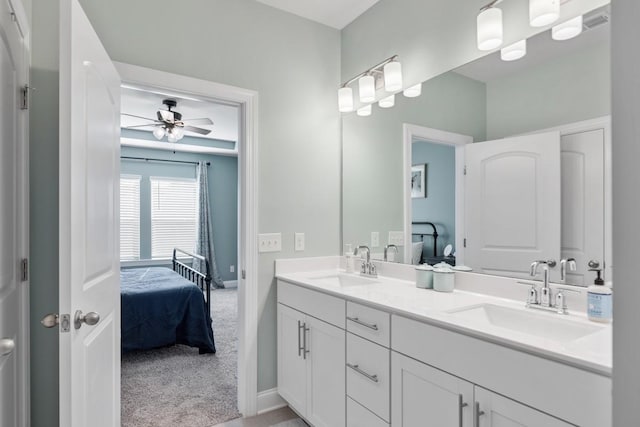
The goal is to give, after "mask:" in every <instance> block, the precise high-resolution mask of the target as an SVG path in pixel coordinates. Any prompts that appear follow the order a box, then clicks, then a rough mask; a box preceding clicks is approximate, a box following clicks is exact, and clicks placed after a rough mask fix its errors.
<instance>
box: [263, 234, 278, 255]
mask: <svg viewBox="0 0 640 427" xmlns="http://www.w3.org/2000/svg"><path fill="white" fill-rule="evenodd" d="M280 251H282V234H281V233H263V234H258V252H280Z"/></svg>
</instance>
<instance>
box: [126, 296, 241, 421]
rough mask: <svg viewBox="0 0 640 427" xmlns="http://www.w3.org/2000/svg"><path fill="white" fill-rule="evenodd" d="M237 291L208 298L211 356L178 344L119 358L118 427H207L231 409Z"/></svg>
mask: <svg viewBox="0 0 640 427" xmlns="http://www.w3.org/2000/svg"><path fill="white" fill-rule="evenodd" d="M237 307H238V303H237V290H236V289H216V290H214V291H212V293H211V317H212V319H213V333H214V338H215V344H216V351H217V352H216V354H202V355H200V354H198V349H197V348H191V347H187V346H183V345H177V346H173V347H167V348H161V349H156V350H149V351H138V352H132V353H127V354H124V355H123V356H122V398H121V399H122V400H121V402H122V426H123V427H178V426H188V427H211V426H214V425H216V424H219V423H222V422H224V421H227V420H230V419H233V418H237V417H239V416H240V414H239V413H238V406H237V394H238V393H237V388H236V387H237V377H236V366H237V365H236V364H237V359H238V356H237V342H238V341H237V336H238V334H237V317H238V315H237Z"/></svg>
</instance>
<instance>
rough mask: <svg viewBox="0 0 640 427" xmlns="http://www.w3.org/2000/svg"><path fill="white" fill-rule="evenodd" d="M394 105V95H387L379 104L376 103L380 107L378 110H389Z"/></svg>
mask: <svg viewBox="0 0 640 427" xmlns="http://www.w3.org/2000/svg"><path fill="white" fill-rule="evenodd" d="M395 104H396V96H395V95H389V96H387V97H386V98H382V99H381V100H380V102H378V105H379V106H380V108H391V107H393V106H394V105H395Z"/></svg>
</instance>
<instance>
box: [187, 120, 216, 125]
mask: <svg viewBox="0 0 640 427" xmlns="http://www.w3.org/2000/svg"><path fill="white" fill-rule="evenodd" d="M184 122H185V123H187V124H189V125H212V124H213V120H211V119H207V118H202V119H189V120H185V121H184Z"/></svg>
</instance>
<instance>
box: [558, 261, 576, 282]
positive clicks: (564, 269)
mask: <svg viewBox="0 0 640 427" xmlns="http://www.w3.org/2000/svg"><path fill="white" fill-rule="evenodd" d="M567 267H569V270H570V271H576V268H577V266H576V260H575V258H568V259H563V260H561V261H560V280H565V279H566V278H567Z"/></svg>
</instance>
